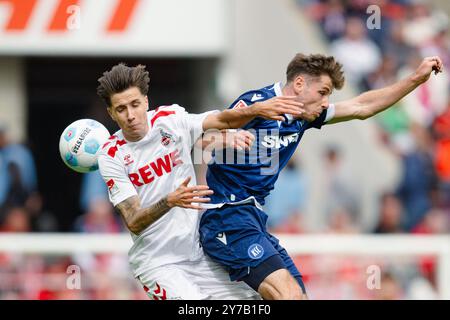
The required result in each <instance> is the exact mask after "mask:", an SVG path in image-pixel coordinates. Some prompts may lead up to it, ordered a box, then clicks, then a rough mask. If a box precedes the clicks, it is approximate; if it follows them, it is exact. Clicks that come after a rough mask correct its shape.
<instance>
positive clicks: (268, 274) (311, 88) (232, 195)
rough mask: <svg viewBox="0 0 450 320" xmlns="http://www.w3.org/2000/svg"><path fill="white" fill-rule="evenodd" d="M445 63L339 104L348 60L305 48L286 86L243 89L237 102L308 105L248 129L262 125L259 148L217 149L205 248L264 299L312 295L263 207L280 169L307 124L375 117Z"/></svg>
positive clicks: (203, 226) (427, 62) (428, 64)
mask: <svg viewBox="0 0 450 320" xmlns="http://www.w3.org/2000/svg"><path fill="white" fill-rule="evenodd" d="M442 68H443V65H442V61H441V59H440V58H439V57H427V58H425V59H424V60H423V61H422V63H421V64H420V65H419V66H418V68H417V69H416V70H415V72H414V73H412V74H411V75H410V76H408V77H407V78H405V79H403V80H401V81H398V82H396V83H394V84H393V85H391V86H388V87H385V88H382V89H378V90H372V91H368V92H365V93H363V94H361V95H359V96H357V97H355V98H352V99H349V100H345V101H341V102H337V103H334V104H332V103H330V102H329V96H330V94H331V93H332V92H333V89H341V88H342V86H343V85H344V75H343V71H342V65H341V64H340V63H338V62H337V61H336V60H335V59H334V58H333V57H327V56H324V55H320V54H314V55H303V54H297V55H296V56H295V57H294V59H293V60H292V61H291V62H290V63H289V65H288V67H287V72H286V75H287V77H286V78H287V79H286V83H285V84H284V85H283V84H281V83H280V82H278V83H275V84H272V85H270V86H267V87H264V88H262V89H257V90H252V91H248V92H246V93H244V94H242V95H241V96H240V97H239V98H237V100H236V101H234V102H233V103H232V105H231V107H230V108H246V107H248V106H250V105H252V104H253V103H255V102H263V101H264V100H268V99H270V98H273V97H277V96H278V97H279V96H285V95H288V96H297V101H298V102H301V103H303V109H304V110H305V111H304V112H303V113H302V115H301V116H296V117H295V118H294V117H292V116H290V115H285V116H284V117H283V116H281V117H280V118H279V119H278V120H265V119H261V118H256V119H254V120H253V121H251V122H250V123H248V124H247V125H246V126H244V127H243V129H246V130H250V131H252V130H254V135H255V137H256V140H255V143H254V145H253V147H252V149H251V150H249V151H245V153H241V154H238V155H236V154H232V155H231V157H230V155H229V154H228V155H226V154H225V153H226V152H227V151H228V150H225V151H223V152H216V153H215V154H214V155H213V159H212V161H211V162H210V163H209V164H208V171H207V174H206V179H207V183H208V185H209V187H210V188H211V189H212V190H213V191H214V194H213V195H212V196H211V204H208V207H209V208H210V209H208V210H206V211H205V212H204V213H203V215H202V218H201V222H200V240H201V242H202V246H203V249H204V251H205V252H206V253H207V254H208V255H209V256H210V257H211V258H212V259H213V260H215V261H216V262H218V263H220V264H222V265H223V266H224V267H226V269H227V270H228V272H229V274H230V278H231V280H238V281H244V282H246V283H247V284H248V285H249V286H250V287H252V288H253V289H254V290H256V291H258V292H259V293H260V294H261V296H262V297H263V298H264V299H304V298H306V291H305V287H304V284H303V282H302V277H301V274H300V272H299V271H298V270H297V268H296V266H295V265H294V263H293V261H292V259H291V258H290V257H289V255H288V253H287V252H286V250H285V249H284V248H283V247H282V246H280V244H279V241H278V239H276V238H275V237H274V236H272V235H271V234H269V233H268V232H267V229H266V221H267V218H268V217H267V215H266V214H265V213H264V212H263V211H262V208H261V206H262V205H264V199H265V198H266V196H267V195H268V194H269V192H270V191H271V190H272V189H273V186H274V184H275V181H276V180H277V178H278V174H279V173H280V171H281V170H282V169H283V167H284V166H285V165H286V164H287V162H288V160H289V158H290V157H291V156H292V154H293V153H294V151H295V149H296V147H297V145H298V144H299V142H300V139H301V138H302V136H303V134H304V132H305V131H306V130H308V129H310V128H318V129H320V128H321V126H322V125H324V124H332V123H337V122H342V121H348V120H352V119H360V120H364V119H367V118H369V117H372V116H374V115H375V114H377V113H379V112H381V111H383V110H385V109H387V108H389V107H390V106H392V105H393V104H395V103H396V102H397V101H398V100H400V99H401V98H403V97H404V96H405V95H407V94H408V93H410V92H411V91H413V90H414V89H415V88H417V87H418V86H419V85H420V84H422V83H424V82H425V81H427V80H428V78H429V77H430V75H431V73H432V72H433V71H435V73H436V74H437V73H438V72H441V71H442Z"/></svg>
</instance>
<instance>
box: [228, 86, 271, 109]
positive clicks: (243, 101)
mask: <svg viewBox="0 0 450 320" xmlns="http://www.w3.org/2000/svg"><path fill="white" fill-rule="evenodd" d="M277 86H279V83H274V84H271V85H268V86H265V87H262V88H259V89H253V90H249V91H247V92H244V93H243V94H241V95H240V96H239V97H238V98H237V99H236V100H235V101H234V102H233V103H232V104H231V106H230V108H231V109H235V108H243V107H246V106H250V105H252V104H254V103H255V102H258V101H264V100H268V99H271V98H273V97H275V96H277V95H278V90H277Z"/></svg>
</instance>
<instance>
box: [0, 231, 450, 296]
mask: <svg viewBox="0 0 450 320" xmlns="http://www.w3.org/2000/svg"><path fill="white" fill-rule="evenodd" d="M277 237H278V238H279V239H280V242H281V244H282V245H283V246H284V247H285V248H286V250H287V251H288V252H289V253H290V254H291V255H293V256H294V255H352V256H377V255H379V256H389V257H400V256H430V255H431V256H435V257H436V284H437V291H438V294H439V297H440V298H441V299H446V300H447V299H450V236H444V235H442V236H434V235H433V236H427V235H382V236H380V235H328V234H326V235H323V234H317V235H288V234H279V235H277ZM131 244H132V241H131V238H130V236H129V235H127V234H120V235H100V234H61V233H42V234H29V233H27V234H0V253H20V254H42V255H49V254H50V255H68V254H79V253H93V254H95V253H115V254H124V255H126V253H127V252H128V250H129V248H130V247H131Z"/></svg>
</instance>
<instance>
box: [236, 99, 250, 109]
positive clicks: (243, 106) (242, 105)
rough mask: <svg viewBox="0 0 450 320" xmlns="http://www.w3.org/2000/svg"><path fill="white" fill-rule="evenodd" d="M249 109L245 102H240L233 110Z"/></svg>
mask: <svg viewBox="0 0 450 320" xmlns="http://www.w3.org/2000/svg"><path fill="white" fill-rule="evenodd" d="M245 107H247V104H246V103H245V101H244V100H239V101H238V102H237V103H236V104H235V105H234V107H233V109H240V108H245Z"/></svg>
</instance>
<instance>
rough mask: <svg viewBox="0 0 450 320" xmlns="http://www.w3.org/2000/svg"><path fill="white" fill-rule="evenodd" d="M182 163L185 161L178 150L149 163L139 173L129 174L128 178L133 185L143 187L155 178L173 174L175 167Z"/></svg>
mask: <svg viewBox="0 0 450 320" xmlns="http://www.w3.org/2000/svg"><path fill="white" fill-rule="evenodd" d="M182 163H183V161H182V160H181V159H180V152H179V151H178V149H177V150H175V151H172V152H171V153H168V154H166V155H164V156H162V157H160V158H157V159H156V160H154V161H151V162H149V163H148V164H146V165H145V166H143V167H141V168H139V169H138V170H137V172H132V173H129V174H128V177H129V178H130V181H131V183H133V185H135V186H136V187H141V186H143V185H144V184H149V183H152V182H153V181H154V180H155V178H158V177H161V176H163V175H165V174H169V173H171V172H172V169H173V168H174V167H176V166H177V165H179V164H182Z"/></svg>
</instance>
